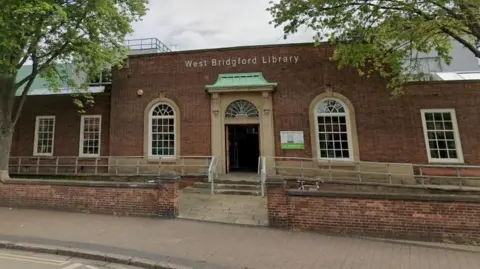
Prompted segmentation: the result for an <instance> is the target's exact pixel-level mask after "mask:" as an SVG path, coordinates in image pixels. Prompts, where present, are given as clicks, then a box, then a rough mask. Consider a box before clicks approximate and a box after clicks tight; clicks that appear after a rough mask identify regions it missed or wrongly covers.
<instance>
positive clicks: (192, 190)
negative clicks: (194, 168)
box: [183, 186, 261, 196]
mask: <svg viewBox="0 0 480 269" xmlns="http://www.w3.org/2000/svg"><path fill="white" fill-rule="evenodd" d="M183 191H184V192H186V193H203V194H209V193H210V186H208V188H203V187H201V188H196V187H186V188H185V189H183ZM214 193H215V194H233V195H253V196H259V195H261V191H260V189H258V190H255V189H246V190H245V189H234V188H230V187H229V186H225V187H224V188H223V189H221V188H215V189H214Z"/></svg>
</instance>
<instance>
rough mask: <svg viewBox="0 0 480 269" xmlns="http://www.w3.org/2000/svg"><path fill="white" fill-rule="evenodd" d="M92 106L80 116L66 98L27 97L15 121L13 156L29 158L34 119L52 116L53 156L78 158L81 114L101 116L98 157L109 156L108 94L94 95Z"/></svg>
mask: <svg viewBox="0 0 480 269" xmlns="http://www.w3.org/2000/svg"><path fill="white" fill-rule="evenodd" d="M94 96H95V104H94V106H92V107H86V113H85V114H80V113H79V112H78V108H77V107H76V106H75V104H74V103H73V101H74V99H73V97H72V96H69V95H50V96H29V97H28V98H27V100H26V102H25V104H24V106H23V110H22V114H21V117H20V119H19V120H18V122H17V126H16V129H15V133H14V136H13V142H12V152H11V154H12V156H32V155H33V147H34V136H35V120H36V117H37V116H55V140H54V156H72V157H73V156H78V155H79V142H80V119H81V115H101V116H102V137H101V155H103V156H108V155H109V148H108V146H109V142H108V141H109V138H110V137H109V136H110V95H109V94H95V95H94Z"/></svg>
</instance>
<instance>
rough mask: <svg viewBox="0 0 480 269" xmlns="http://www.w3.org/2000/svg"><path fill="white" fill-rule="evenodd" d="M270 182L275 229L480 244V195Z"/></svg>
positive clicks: (272, 221)
mask: <svg viewBox="0 0 480 269" xmlns="http://www.w3.org/2000/svg"><path fill="white" fill-rule="evenodd" d="M285 186H286V185H285V183H284V181H280V180H278V179H273V180H269V181H268V183H267V198H268V215H269V225H270V226H272V227H280V228H290V229H303V230H313V231H321V232H333V233H340V234H352V235H365V236H375V237H389V238H401V239H413V240H427V241H440V242H441V241H447V242H456V243H465V244H478V243H480V196H479V195H472V193H473V191H472V190H470V192H469V193H468V194H466V195H462V194H460V193H459V192H458V191H456V192H455V194H425V193H423V194H421V193H417V194H415V193H411V194H408V193H401V192H397V193H393V192H392V193H386V192H385V193H375V192H371V193H368V192H354V191H335V190H326V191H320V190H297V189H286V188H285Z"/></svg>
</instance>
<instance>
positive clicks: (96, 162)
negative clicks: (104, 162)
mask: <svg viewBox="0 0 480 269" xmlns="http://www.w3.org/2000/svg"><path fill="white" fill-rule="evenodd" d="M97 174H98V158H95V175H97Z"/></svg>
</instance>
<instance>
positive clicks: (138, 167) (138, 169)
mask: <svg viewBox="0 0 480 269" xmlns="http://www.w3.org/2000/svg"><path fill="white" fill-rule="evenodd" d="M139 174H140V158H138V159H137V174H136V175H137V176H138V175H139Z"/></svg>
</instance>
